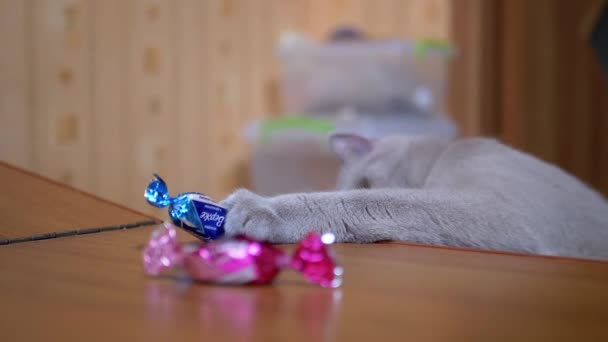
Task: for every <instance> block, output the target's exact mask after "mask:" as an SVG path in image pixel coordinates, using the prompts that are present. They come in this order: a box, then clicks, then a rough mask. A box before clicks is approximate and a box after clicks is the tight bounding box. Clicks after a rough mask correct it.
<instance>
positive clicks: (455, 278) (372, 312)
mask: <svg viewBox="0 0 608 342" xmlns="http://www.w3.org/2000/svg"><path fill="white" fill-rule="evenodd" d="M150 232H151V228H149V227H148V228H140V229H136V230H128V231H117V232H108V233H104V234H93V235H87V236H77V237H68V238H62V239H53V240H46V241H39V242H29V243H24V244H17V245H7V246H3V247H0V294H1V295H0V301H1V303H2V305H1V306H0V331H1V332H2V340H6V341H42V340H54V341H119V340H120V341H191V340H192V341H202V340H205V341H370V340H376V341H422V340H446V341H457V340H458V341H497V340H516V341H574V340H576V341H606V340H607V339H608V330H606V322H608V311H607V310H606V308H607V307H608V263H601V262H587V261H578V260H565V259H556V258H543V257H534V256H518V255H504V254H492V253H482V252H475V251H462V250H454V249H446V248H433V247H422V246H413V245H402V244H374V245H337V246H335V251H336V254H337V255H338V257H339V258H340V261H341V263H342V265H343V266H344V269H345V277H344V283H343V286H342V288H339V289H335V290H330V289H321V288H317V287H316V286H312V285H308V284H306V283H305V282H304V281H303V280H302V278H301V277H300V276H299V275H297V274H295V273H293V272H288V271H287V272H284V273H283V274H282V275H281V276H280V277H279V279H278V281H277V282H276V283H275V284H274V285H273V286H261V287H221V286H210V285H201V284H189V283H184V282H179V281H176V280H173V279H168V278H150V277H147V276H145V275H144V273H143V271H142V268H141V248H142V246H143V244H144V243H145V242H146V241H147V239H148V236H149V233H150ZM184 236H185V235H184ZM184 236H182V237H184Z"/></svg>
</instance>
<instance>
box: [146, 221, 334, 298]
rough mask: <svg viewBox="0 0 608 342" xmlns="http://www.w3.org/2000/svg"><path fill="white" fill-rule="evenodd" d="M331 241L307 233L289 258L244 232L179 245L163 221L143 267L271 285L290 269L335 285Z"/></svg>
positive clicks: (214, 280) (148, 270) (171, 228)
mask: <svg viewBox="0 0 608 342" xmlns="http://www.w3.org/2000/svg"><path fill="white" fill-rule="evenodd" d="M334 240H335V238H334V236H333V234H324V235H322V236H320V235H318V234H316V233H310V234H309V235H307V236H306V237H305V238H304V239H303V240H302V241H301V242H300V243H299V244H298V245H297V247H296V250H295V252H294V254H293V256H291V257H289V256H288V255H286V254H285V253H284V252H283V250H281V249H280V248H277V247H275V246H273V245H272V244H270V243H267V242H263V241H255V240H252V239H250V238H248V237H246V236H244V235H239V236H236V237H233V238H223V239H219V240H215V241H211V242H209V243H195V244H180V243H179V241H177V234H176V230H175V227H174V226H173V225H172V224H171V223H169V222H165V223H164V224H163V225H162V226H161V227H160V228H158V229H157V230H156V231H154V232H153V234H152V237H151V238H150V241H149V242H148V245H147V246H146V248H145V250H144V255H143V266H144V270H145V272H146V273H147V274H149V275H160V274H163V273H165V272H167V271H169V270H172V269H173V270H176V269H177V270H181V271H182V272H183V273H185V274H186V275H187V276H188V277H190V278H191V279H193V280H196V281H200V282H208V283H216V284H232V285H245V284H257V285H262V284H269V283H271V282H272V281H273V280H274V279H275V278H276V276H277V275H278V274H279V272H281V270H283V269H286V268H288V269H292V270H294V271H297V272H299V273H301V274H302V275H303V276H304V277H305V278H306V279H307V280H308V281H309V282H311V283H314V284H318V285H320V286H322V287H330V288H333V287H339V286H340V284H341V282H342V278H341V276H342V268H341V267H340V266H337V265H336V262H335V261H334V258H333V256H332V255H331V252H330V250H328V248H327V245H329V244H332V243H333V242H334Z"/></svg>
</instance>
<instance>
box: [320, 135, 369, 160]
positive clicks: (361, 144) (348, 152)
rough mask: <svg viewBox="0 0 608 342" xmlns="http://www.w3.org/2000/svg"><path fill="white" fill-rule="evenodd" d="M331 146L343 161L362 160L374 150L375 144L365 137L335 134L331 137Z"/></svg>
mask: <svg viewBox="0 0 608 342" xmlns="http://www.w3.org/2000/svg"><path fill="white" fill-rule="evenodd" d="M329 145H330V146H331V148H332V150H333V151H334V153H336V154H337V155H338V156H339V157H340V158H341V159H342V160H343V161H349V160H353V159H356V158H360V157H362V156H364V155H366V154H367V153H369V152H370V151H371V150H372V148H373V142H372V141H371V140H369V139H367V138H365V137H362V136H359V135H356V134H348V133H334V134H332V135H331V136H330V137H329Z"/></svg>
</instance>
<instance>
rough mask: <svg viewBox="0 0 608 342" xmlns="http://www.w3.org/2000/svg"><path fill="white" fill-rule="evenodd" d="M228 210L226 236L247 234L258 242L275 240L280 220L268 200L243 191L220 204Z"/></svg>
mask: <svg viewBox="0 0 608 342" xmlns="http://www.w3.org/2000/svg"><path fill="white" fill-rule="evenodd" d="M220 205H221V206H223V207H224V208H226V209H228V215H227V216H226V223H225V225H224V230H225V231H226V235H229V236H232V235H236V234H245V235H247V236H249V237H251V238H254V239H257V240H267V241H272V240H275V239H274V237H276V236H275V235H276V232H277V230H278V229H279V226H280V219H279V217H278V215H277V214H276V212H275V210H274V209H273V208H272V206H271V205H270V201H269V200H268V199H267V198H264V197H262V196H259V195H257V194H254V193H253V192H251V191H248V190H245V189H241V190H237V191H236V192H234V193H233V194H232V195H230V196H228V198H226V199H225V200H224V201H222V202H221V203H220Z"/></svg>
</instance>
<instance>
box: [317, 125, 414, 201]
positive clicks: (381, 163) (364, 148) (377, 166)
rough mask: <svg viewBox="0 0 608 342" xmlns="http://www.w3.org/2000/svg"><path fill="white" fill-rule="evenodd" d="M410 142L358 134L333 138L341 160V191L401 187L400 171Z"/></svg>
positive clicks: (332, 136)
mask: <svg viewBox="0 0 608 342" xmlns="http://www.w3.org/2000/svg"><path fill="white" fill-rule="evenodd" d="M406 141H407V140H406V139H404V137H387V138H383V139H379V140H371V139H367V138H365V137H362V136H359V135H355V134H342V133H340V134H333V135H331V136H330V137H329V144H330V146H331V148H332V150H333V151H334V153H336V154H337V155H338V156H339V157H340V159H341V160H342V162H343V164H342V168H341V170H340V174H339V176H338V184H337V188H338V189H339V190H350V189H365V188H383V187H391V186H401V185H402V184H399V183H400V180H399V177H398V172H397V171H398V170H397V169H398V168H399V167H400V164H401V159H402V157H403V156H402V155H403V151H404V149H405V148H406V146H405V145H406V144H407V142H406Z"/></svg>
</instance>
